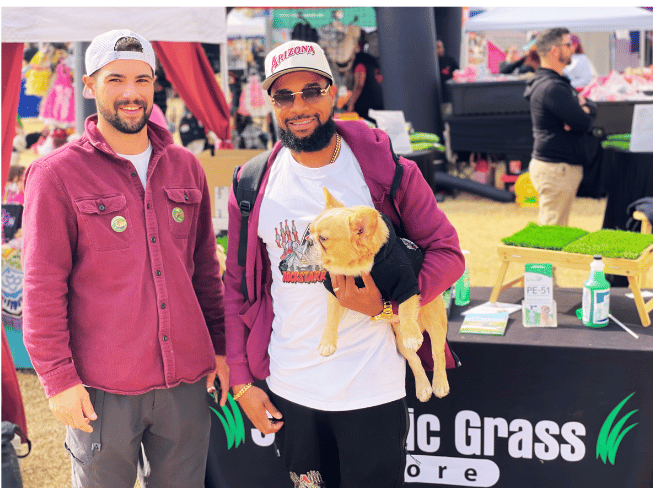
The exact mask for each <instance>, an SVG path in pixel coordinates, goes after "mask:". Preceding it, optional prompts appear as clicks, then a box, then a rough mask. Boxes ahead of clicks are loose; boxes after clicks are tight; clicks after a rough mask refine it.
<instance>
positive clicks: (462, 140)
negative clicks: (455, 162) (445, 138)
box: [444, 112, 533, 160]
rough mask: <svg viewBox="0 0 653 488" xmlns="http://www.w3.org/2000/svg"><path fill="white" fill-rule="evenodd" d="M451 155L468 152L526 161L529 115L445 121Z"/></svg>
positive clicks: (452, 117) (530, 139)
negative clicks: (500, 155)
mask: <svg viewBox="0 0 653 488" xmlns="http://www.w3.org/2000/svg"><path fill="white" fill-rule="evenodd" d="M444 122H445V124H446V125H447V126H448V128H449V145H450V148H451V150H452V151H454V152H459V151H470V152H481V153H490V154H507V155H514V156H516V158H521V159H526V160H528V159H529V158H530V154H531V152H532V151H533V129H532V122H531V114H530V112H526V113H511V114H486V115H450V116H448V117H445V119H444Z"/></svg>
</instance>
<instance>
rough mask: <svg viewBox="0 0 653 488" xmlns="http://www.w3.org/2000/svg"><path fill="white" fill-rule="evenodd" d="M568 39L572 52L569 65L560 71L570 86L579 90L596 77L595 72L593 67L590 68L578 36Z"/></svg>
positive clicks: (590, 65) (589, 62)
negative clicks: (567, 79)
mask: <svg viewBox="0 0 653 488" xmlns="http://www.w3.org/2000/svg"><path fill="white" fill-rule="evenodd" d="M570 39H571V49H572V50H573V54H572V55H571V63H569V64H568V65H567V66H565V69H563V70H562V74H563V75H565V76H566V77H567V78H569V81H570V82H571V86H573V87H574V88H581V87H584V86H587V85H589V84H590V83H591V82H592V79H594V78H595V77H596V70H595V69H594V66H592V62H591V61H590V59H589V58H588V57H587V55H586V54H585V51H584V50H583V45H582V44H581V42H580V39H579V38H578V36H575V35H572V36H570Z"/></svg>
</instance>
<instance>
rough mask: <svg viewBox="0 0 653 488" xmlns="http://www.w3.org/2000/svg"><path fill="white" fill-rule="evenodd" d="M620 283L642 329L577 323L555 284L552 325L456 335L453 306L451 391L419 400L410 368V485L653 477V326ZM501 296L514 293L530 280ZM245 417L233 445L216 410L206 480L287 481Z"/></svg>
mask: <svg viewBox="0 0 653 488" xmlns="http://www.w3.org/2000/svg"><path fill="white" fill-rule="evenodd" d="M520 293H521V295H519V294H520ZM623 293H624V290H622V291H620V292H617V291H615V290H614V289H613V291H612V294H611V312H612V313H613V314H615V315H617V316H619V317H625V318H624V319H623V320H624V321H625V322H626V323H627V324H630V325H629V327H630V328H631V329H632V330H634V331H635V332H636V333H637V334H638V335H639V339H635V338H633V337H632V336H630V335H628V334H627V333H626V332H625V331H623V330H622V329H620V328H619V327H617V326H616V325H611V326H609V327H606V328H605V329H590V328H587V327H583V326H582V325H580V322H578V321H577V319H575V318H574V317H573V315H575V310H576V308H578V307H579V306H580V291H579V290H574V291H573V292H569V293H567V294H565V293H564V292H560V291H556V295H555V298H556V300H557V304H558V312H559V313H558V321H559V325H558V328H555V329H527V328H524V327H523V326H522V325H521V317H520V316H519V314H518V313H517V314H514V315H512V316H511V319H510V321H509V323H508V330H507V332H506V335H505V336H501V337H489V336H473V335H461V334H459V333H458V329H459V327H460V323H461V317H460V315H459V313H460V310H459V309H454V313H453V316H452V320H451V323H450V327H449V334H448V337H449V340H450V342H451V344H452V347H454V349H455V351H456V353H457V354H458V355H459V356H460V359H461V361H462V367H460V368H458V369H454V370H449V371H448V377H449V384H450V387H451V393H449V395H448V396H446V397H445V398H443V399H438V398H431V400H430V401H428V402H426V403H421V402H419V401H418V400H417V399H416V398H415V387H414V383H413V377H412V374H411V372H410V369H409V368H408V369H407V370H408V377H407V400H408V406H409V417H410V424H411V428H410V432H409V435H408V457H407V466H406V478H405V479H406V485H407V486H415V487H416V488H417V487H420V488H421V487H433V488H436V487H443V486H468V487H498V488H502V487H509V488H512V487H519V488H552V487H555V488H566V487H569V488H572V487H573V488H578V487H592V488H602V487H603V488H651V487H653V388H652V387H651V381H652V379H653V327H649V328H643V327H641V325H639V326H637V325H634V324H637V313H636V310H635V308H634V307H635V306H634V303H633V301H632V300H630V299H628V298H625V297H624V296H623ZM504 295H507V296H508V300H506V296H502V297H501V298H503V301H512V302H513V303H518V300H520V299H521V297H523V290H521V289H520V290H508V291H506V292H504ZM479 297H480V298H479ZM488 297H489V289H472V303H471V304H470V307H471V306H474V305H476V304H479V303H481V302H482V301H485V300H487V298H488ZM234 405H235V402H234ZM235 407H237V405H235ZM218 410H220V409H219V407H218ZM221 414H223V415H224V412H221ZM238 415H239V414H236V415H234V417H235V419H234V420H233V421H232V425H233V426H234V428H232V429H231V430H233V431H234V432H236V431H238V429H236V428H235V427H236V425H237V424H238V422H241V423H240V424H239V425H240V426H241V427H240V429H241V430H240V431H239V432H241V434H240V436H239V434H234V435H233V436H232V437H233V439H232V441H231V444H230V441H229V436H227V435H226V430H225V427H224V425H227V426H229V425H230V424H229V421H228V419H225V420H224V423H225V424H224V425H223V421H221V420H220V419H219V418H218V417H217V415H215V414H213V417H214V418H213V420H214V421H213V427H212V433H211V435H212V440H211V447H210V453H209V462H208V467H207V483H206V486H207V487H211V488H218V487H220V488H223V487H225V488H226V487H229V488H241V487H247V488H258V487H260V488H277V487H279V488H282V487H283V488H287V487H291V486H292V484H291V483H290V479H289V476H288V474H287V473H286V472H285V470H284V468H283V466H282V463H281V461H280V459H279V458H278V457H277V456H276V454H275V448H274V444H273V436H262V435H261V434H260V433H259V432H258V430H256V429H253V428H252V425H251V423H249V420H248V419H247V418H246V417H245V415H244V414H242V419H243V420H242V421H239V420H238ZM239 439H240V441H239ZM229 445H231V447H229Z"/></svg>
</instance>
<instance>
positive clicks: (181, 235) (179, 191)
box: [164, 188, 202, 239]
mask: <svg viewBox="0 0 653 488" xmlns="http://www.w3.org/2000/svg"><path fill="white" fill-rule="evenodd" d="M164 191H165V192H166V196H167V197H168V198H167V205H168V225H169V226H170V233H171V234H172V235H173V236H175V237H177V238H178V239H188V235H189V234H190V230H191V227H192V226H193V222H195V219H196V214H197V211H198V208H199V205H200V202H201V201H202V192H201V191H200V190H198V189H197V188H164Z"/></svg>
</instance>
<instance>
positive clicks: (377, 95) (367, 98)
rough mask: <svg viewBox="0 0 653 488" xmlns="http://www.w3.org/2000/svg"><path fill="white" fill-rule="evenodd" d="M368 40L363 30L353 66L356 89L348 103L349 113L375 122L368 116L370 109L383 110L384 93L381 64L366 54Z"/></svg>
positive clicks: (354, 88)
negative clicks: (354, 113)
mask: <svg viewBox="0 0 653 488" xmlns="http://www.w3.org/2000/svg"><path fill="white" fill-rule="evenodd" d="M366 46H367V39H366V34H365V31H364V30H361V35H360V38H359V39H358V47H357V48H356V56H355V57H354V63H353V65H352V67H353V70H354V87H353V90H352V94H351V97H350V98H349V100H348V102H347V111H349V112H356V113H357V114H358V115H359V116H360V117H363V118H364V119H368V120H374V119H373V118H371V117H370V116H369V115H368V111H369V109H373V110H383V91H382V90H381V79H382V77H381V72H380V70H379V63H378V61H377V60H376V59H375V58H374V56H371V55H370V54H369V53H367V52H365V48H366Z"/></svg>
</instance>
